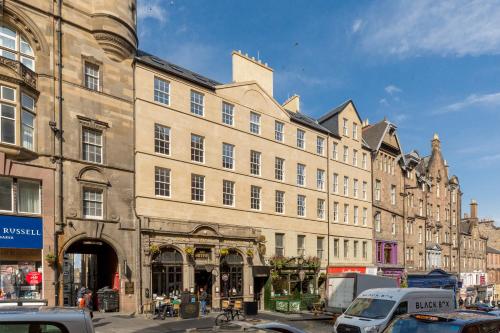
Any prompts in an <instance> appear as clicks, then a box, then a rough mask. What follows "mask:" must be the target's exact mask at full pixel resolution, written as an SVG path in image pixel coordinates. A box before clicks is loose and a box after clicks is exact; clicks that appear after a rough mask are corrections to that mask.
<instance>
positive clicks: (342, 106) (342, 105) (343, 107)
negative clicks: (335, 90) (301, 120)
mask: <svg viewBox="0 0 500 333" xmlns="http://www.w3.org/2000/svg"><path fill="white" fill-rule="evenodd" d="M349 103H352V100H351V99H349V100H347V101H345V102H344V103H342V104H340V105H339V106H337V107H336V108H334V109H333V110H331V111H329V112H327V113H325V114H324V115H322V116H321V117H320V118H319V119H318V122H320V123H321V122H323V121H325V120H327V119H329V118H331V117H333V116H335V115H336V114H337V113H339V112H341V111H342V110H344V109H345V108H346V106H347V105H349ZM353 104H354V103H353ZM356 112H357V111H356Z"/></svg>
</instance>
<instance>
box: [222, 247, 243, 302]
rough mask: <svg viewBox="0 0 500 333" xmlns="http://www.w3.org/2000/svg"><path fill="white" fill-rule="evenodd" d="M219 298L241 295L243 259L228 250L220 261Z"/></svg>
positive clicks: (236, 253)
mask: <svg viewBox="0 0 500 333" xmlns="http://www.w3.org/2000/svg"><path fill="white" fill-rule="evenodd" d="M220 275H221V281H220V282H221V297H234V296H242V295H243V257H242V256H241V254H239V253H238V252H236V251H234V250H230V251H229V253H228V254H227V255H225V256H224V257H222V258H221V261H220Z"/></svg>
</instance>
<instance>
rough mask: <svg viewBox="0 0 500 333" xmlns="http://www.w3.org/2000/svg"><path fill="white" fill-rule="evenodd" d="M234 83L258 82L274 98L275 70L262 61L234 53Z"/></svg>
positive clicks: (240, 53) (237, 52)
mask: <svg viewBox="0 0 500 333" xmlns="http://www.w3.org/2000/svg"><path fill="white" fill-rule="evenodd" d="M232 61H233V82H248V81H255V82H257V83H258V84H259V85H260V86H261V87H262V89H264V90H265V91H266V92H267V93H268V94H269V95H271V97H272V96H273V69H272V68H271V67H269V66H268V65H267V63H262V61H261V60H260V59H258V60H256V59H255V57H250V56H248V54H243V53H242V52H241V51H233V53H232Z"/></svg>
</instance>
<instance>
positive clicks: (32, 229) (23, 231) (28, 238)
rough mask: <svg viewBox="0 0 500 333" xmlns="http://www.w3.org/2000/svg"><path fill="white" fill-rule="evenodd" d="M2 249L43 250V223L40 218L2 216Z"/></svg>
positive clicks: (0, 246)
mask: <svg viewBox="0 0 500 333" xmlns="http://www.w3.org/2000/svg"><path fill="white" fill-rule="evenodd" d="M0 248H7V249H41V248H43V223H42V219H41V218H39V217H24V216H10V215H9V216H7V215H0Z"/></svg>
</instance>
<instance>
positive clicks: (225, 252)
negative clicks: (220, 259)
mask: <svg viewBox="0 0 500 333" xmlns="http://www.w3.org/2000/svg"><path fill="white" fill-rule="evenodd" d="M219 254H220V255H221V256H227V255H228V254H229V249H228V248H226V247H223V248H221V249H220V250H219Z"/></svg>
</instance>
